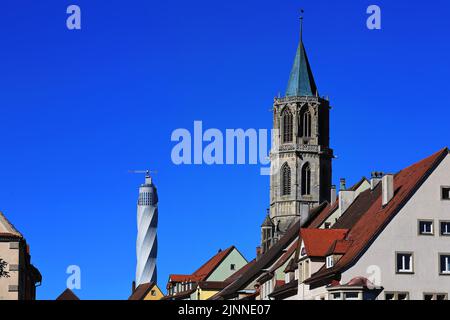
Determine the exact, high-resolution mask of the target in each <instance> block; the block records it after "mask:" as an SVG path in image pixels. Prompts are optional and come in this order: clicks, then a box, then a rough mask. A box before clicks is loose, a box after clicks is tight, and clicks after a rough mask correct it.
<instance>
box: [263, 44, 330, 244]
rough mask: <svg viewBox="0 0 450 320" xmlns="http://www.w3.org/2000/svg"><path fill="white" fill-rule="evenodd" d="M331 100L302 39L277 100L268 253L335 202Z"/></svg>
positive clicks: (266, 241)
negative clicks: (323, 92)
mask: <svg viewBox="0 0 450 320" xmlns="http://www.w3.org/2000/svg"><path fill="white" fill-rule="evenodd" d="M329 110H330V105H329V101H328V100H327V99H325V98H321V97H320V96H319V93H318V90H317V87H316V83H315V81H314V77H313V74H312V71H311V66H310V64H309V61H308V57H307V55H306V51H305V47H304V45H303V40H302V37H301V36H300V43H299V46H298V49H297V52H296V56H295V60H294V65H293V67H292V71H291V74H290V78H289V82H288V87H287V90H286V94H285V96H284V97H279V98H275V100H274V104H273V129H274V134H273V137H272V150H271V154H270V160H271V177H270V208H269V212H268V215H267V217H266V219H265V221H264V223H263V225H262V228H261V232H262V243H261V250H262V252H264V251H267V250H268V249H269V248H270V246H271V245H273V244H274V243H275V242H276V241H277V240H278V239H279V238H280V237H281V236H283V234H284V233H285V232H286V231H287V230H288V229H289V227H290V226H291V225H292V224H293V223H295V222H297V221H298V220H299V219H300V220H301V221H302V222H303V221H306V220H307V218H308V214H309V209H310V208H312V207H314V206H316V205H318V204H320V203H322V202H324V201H330V193H331V192H330V191H331V181H332V168H331V161H332V158H333V150H332V149H330V147H329V140H330V134H329V132H330V126H329Z"/></svg>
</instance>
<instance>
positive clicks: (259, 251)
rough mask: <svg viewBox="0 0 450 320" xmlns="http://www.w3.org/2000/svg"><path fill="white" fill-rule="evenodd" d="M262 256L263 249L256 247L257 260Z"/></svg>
mask: <svg viewBox="0 0 450 320" xmlns="http://www.w3.org/2000/svg"><path fill="white" fill-rule="evenodd" d="M260 255H261V247H259V246H258V247H256V258H259V256H260Z"/></svg>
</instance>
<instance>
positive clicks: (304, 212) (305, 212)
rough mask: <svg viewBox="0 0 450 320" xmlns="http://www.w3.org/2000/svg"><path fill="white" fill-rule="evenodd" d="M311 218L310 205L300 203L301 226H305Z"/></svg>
mask: <svg viewBox="0 0 450 320" xmlns="http://www.w3.org/2000/svg"><path fill="white" fill-rule="evenodd" d="M308 220H309V205H308V204H306V203H301V204H300V226H303V225H304V224H305V223H306V222H307V221H308Z"/></svg>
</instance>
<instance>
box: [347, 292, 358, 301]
mask: <svg viewBox="0 0 450 320" xmlns="http://www.w3.org/2000/svg"><path fill="white" fill-rule="evenodd" d="M344 299H345V300H359V294H358V292H345V293H344Z"/></svg>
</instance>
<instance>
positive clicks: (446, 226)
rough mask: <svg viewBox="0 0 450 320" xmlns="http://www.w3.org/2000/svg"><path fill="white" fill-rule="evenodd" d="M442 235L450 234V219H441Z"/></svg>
mask: <svg viewBox="0 0 450 320" xmlns="http://www.w3.org/2000/svg"><path fill="white" fill-rule="evenodd" d="M441 236H450V221H441Z"/></svg>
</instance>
